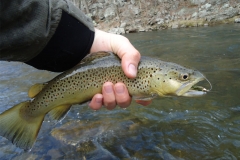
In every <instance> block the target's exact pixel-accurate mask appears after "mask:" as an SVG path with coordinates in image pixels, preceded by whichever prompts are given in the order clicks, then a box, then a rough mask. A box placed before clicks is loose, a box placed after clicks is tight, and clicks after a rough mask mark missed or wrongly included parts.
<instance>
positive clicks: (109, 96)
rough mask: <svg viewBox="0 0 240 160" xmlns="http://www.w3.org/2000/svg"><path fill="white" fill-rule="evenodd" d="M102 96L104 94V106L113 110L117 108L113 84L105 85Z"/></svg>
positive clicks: (107, 83)
mask: <svg viewBox="0 0 240 160" xmlns="http://www.w3.org/2000/svg"><path fill="white" fill-rule="evenodd" d="M102 94H103V97H104V98H103V104H104V106H105V107H106V108H107V109H109V110H112V109H114V108H115V107H116V99H115V94H114V90H113V83H111V82H106V83H104V84H103V89H102Z"/></svg>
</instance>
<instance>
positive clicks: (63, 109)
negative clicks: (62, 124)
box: [49, 105, 71, 121]
mask: <svg viewBox="0 0 240 160" xmlns="http://www.w3.org/2000/svg"><path fill="white" fill-rule="evenodd" d="M70 108H71V105H61V106H58V107H56V108H54V109H52V110H51V111H50V112H49V115H50V116H51V118H52V119H54V120H57V121H60V120H61V119H63V118H64V116H65V115H66V114H67V112H68V111H69V109H70Z"/></svg>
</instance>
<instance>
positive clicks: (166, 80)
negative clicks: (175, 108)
mask: <svg viewBox="0 0 240 160" xmlns="http://www.w3.org/2000/svg"><path fill="white" fill-rule="evenodd" d="M204 79H206V78H205V77H204V76H203V74H202V73H200V72H199V71H197V70H194V69H189V68H186V67H183V66H180V65H177V64H175V63H168V64H167V65H165V68H164V67H161V68H160V69H159V70H158V71H157V72H156V73H155V75H154V76H153V79H152V80H151V81H150V82H151V89H152V91H153V93H157V94H158V95H159V96H171V95H173V96H188V97H194V96H200V95H203V94H206V91H207V90H206V89H205V88H203V87H200V86H198V87H195V84H197V83H198V82H200V81H202V80H204Z"/></svg>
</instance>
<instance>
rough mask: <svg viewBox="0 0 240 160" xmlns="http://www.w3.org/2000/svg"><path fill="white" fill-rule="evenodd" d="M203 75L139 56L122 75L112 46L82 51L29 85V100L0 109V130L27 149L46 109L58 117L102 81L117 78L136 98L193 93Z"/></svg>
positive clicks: (97, 90) (90, 94) (96, 89)
mask: <svg viewBox="0 0 240 160" xmlns="http://www.w3.org/2000/svg"><path fill="white" fill-rule="evenodd" d="M204 79H206V78H205V76H203V74H202V73H200V72H199V71H197V70H194V69H189V68H186V67H183V66H181V65H179V64H176V63H172V62H165V61H162V60H160V59H157V58H151V57H146V56H142V57H141V60H140V62H139V65H138V73H137V77H136V78H135V79H130V78H128V77H126V76H125V74H124V72H123V70H122V68H121V60H120V58H119V57H118V56H116V55H115V54H114V53H112V52H105V51H101V52H96V53H91V54H88V55H87V56H86V57H85V58H84V59H82V61H81V62H80V63H79V64H78V65H77V66H75V67H73V68H72V69H69V70H68V71H65V72H63V73H61V74H59V75H58V76H56V77H55V78H53V79H52V80H50V81H48V82H45V83H42V84H35V85H33V86H32V87H30V89H29V91H28V96H29V97H30V98H31V99H30V100H29V101H25V102H22V103H20V104H17V105H15V106H13V107H12V108H10V109H8V110H6V111H4V112H3V113H1V114H0V128H1V129H0V136H2V137H5V138H7V139H8V140H10V141H11V142H12V143H13V144H14V145H16V146H17V147H19V148H22V149H24V150H25V151H30V150H31V148H32V146H33V145H34V143H35V141H36V139H37V136H38V132H39V130H40V128H41V125H42V122H43V120H44V117H45V115H46V114H49V115H50V117H51V118H52V119H53V120H57V121H60V120H62V119H63V118H64V116H65V115H66V114H67V112H68V111H69V110H70V108H71V106H72V105H74V104H82V103H85V102H87V101H90V100H91V99H92V97H93V96H94V95H95V94H97V93H101V90H102V85H103V84H104V83H105V82H107V81H108V82H112V83H113V84H115V83H117V82H123V83H124V84H125V85H126V86H127V88H128V91H129V94H130V95H131V96H132V97H133V98H134V99H136V100H139V99H141V100H149V99H153V98H155V97H156V96H160V97H165V96H187V97H195V96H201V95H204V94H206V93H207V90H206V89H205V88H203V87H201V86H195V84H197V83H198V82H200V81H202V80H204Z"/></svg>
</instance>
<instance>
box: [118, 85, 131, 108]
mask: <svg viewBox="0 0 240 160" xmlns="http://www.w3.org/2000/svg"><path fill="white" fill-rule="evenodd" d="M114 92H115V98H116V102H117V104H118V105H119V106H120V107H122V108H126V107H128V106H129V105H130V104H131V97H130V96H129V93H128V90H127V87H126V86H125V85H124V84H123V83H120V82H119V83H116V84H115V85H114Z"/></svg>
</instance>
